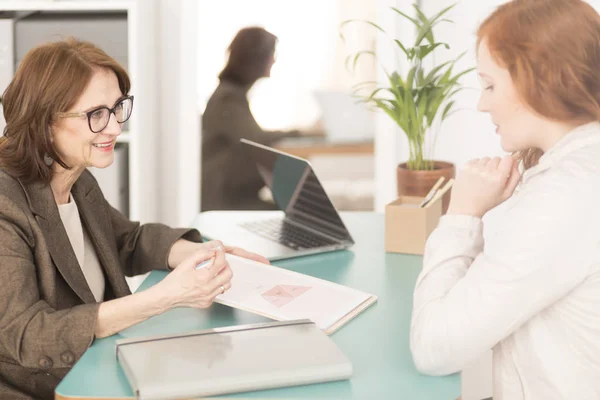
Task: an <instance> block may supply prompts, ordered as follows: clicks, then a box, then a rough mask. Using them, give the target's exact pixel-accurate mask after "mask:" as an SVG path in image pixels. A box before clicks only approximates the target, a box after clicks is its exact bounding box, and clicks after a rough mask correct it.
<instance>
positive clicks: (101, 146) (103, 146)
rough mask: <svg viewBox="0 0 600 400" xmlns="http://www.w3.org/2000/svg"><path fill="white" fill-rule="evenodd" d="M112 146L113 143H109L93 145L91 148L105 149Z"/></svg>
mask: <svg viewBox="0 0 600 400" xmlns="http://www.w3.org/2000/svg"><path fill="white" fill-rule="evenodd" d="M112 145H113V142H110V143H93V144H92V146H94V147H97V148H99V149H106V148H108V147H110V146H112Z"/></svg>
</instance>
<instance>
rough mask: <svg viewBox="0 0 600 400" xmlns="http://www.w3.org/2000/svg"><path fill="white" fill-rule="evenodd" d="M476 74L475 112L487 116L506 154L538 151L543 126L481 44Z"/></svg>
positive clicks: (510, 79)
mask: <svg viewBox="0 0 600 400" xmlns="http://www.w3.org/2000/svg"><path fill="white" fill-rule="evenodd" d="M477 57H478V60H477V64H478V65H477V71H478V73H479V77H480V80H481V83H482V86H483V87H482V94H481V98H480V99H479V105H478V107H477V108H478V110H479V111H482V112H486V113H489V114H490V116H491V117H492V122H493V123H494V125H496V133H497V134H498V135H500V139H501V145H502V148H503V149H504V150H505V151H507V152H514V151H520V150H526V149H529V148H535V147H540V143H538V142H539V140H538V136H539V135H540V134H543V127H544V125H545V123H546V122H547V121H546V120H545V119H543V118H542V117H540V116H538V115H537V114H536V113H534V112H533V111H532V110H531V109H530V108H529V107H527V106H526V105H525V104H524V103H523V102H522V101H521V100H520V97H519V95H518V92H517V89H516V87H515V85H514V83H513V80H512V78H511V76H510V73H509V71H508V70H507V69H506V68H503V67H502V66H500V65H498V64H497V63H496V61H495V60H494V58H493V57H492V55H491V53H490V51H489V49H488V47H487V43H486V41H485V40H482V41H481V44H480V45H479V50H478V55H477Z"/></svg>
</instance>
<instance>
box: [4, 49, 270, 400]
mask: <svg viewBox="0 0 600 400" xmlns="http://www.w3.org/2000/svg"><path fill="white" fill-rule="evenodd" d="M129 89H130V82H129V77H128V76H127V73H126V72H125V70H124V69H123V68H122V67H121V66H120V65H118V64H117V63H116V62H115V61H114V60H113V59H112V58H111V57H109V56H108V55H107V54H106V53H104V52H103V51H102V50H100V49H99V48H97V47H95V46H94V45H92V44H90V43H87V42H81V41H75V40H67V41H60V42H54V43H49V44H46V45H42V46H40V47H37V48H35V49H33V50H31V51H30V52H29V53H28V54H27V55H26V56H25V58H24V59H23V60H22V62H21V64H20V66H19V68H18V70H17V72H16V74H15V77H14V79H13V81H12V82H11V84H10V85H9V87H8V88H7V89H6V91H5V92H4V96H3V105H4V114H5V118H6V130H5V136H4V137H2V138H0V282H1V283H0V285H1V288H2V290H1V291H0V398H2V399H8V398H10V399H29V398H36V399H39V398H44V399H51V398H53V392H54V388H55V387H56V385H57V384H58V382H59V381H60V379H61V378H62V377H63V376H64V375H65V374H66V373H67V372H68V371H69V368H70V367H71V366H72V365H73V364H74V363H75V361H76V360H77V359H78V358H79V357H80V356H81V355H82V354H83V352H84V351H85V350H86V349H87V348H88V347H89V346H90V344H91V343H92V341H93V340H94V338H101V337H105V336H109V335H112V334H114V333H116V332H119V331H120V330H122V329H125V328H127V327H129V326H131V325H133V324H135V323H138V322H140V321H143V320H145V319H147V318H149V317H151V316H153V315H156V314H160V313H162V312H164V311H166V310H168V309H170V308H173V307H179V306H186V307H199V308H204V307H208V306H209V305H211V303H212V302H213V300H214V298H215V297H216V296H217V295H219V294H220V293H223V292H224V291H225V290H227V289H228V288H229V286H230V280H231V277H232V273H231V269H230V268H229V266H228V264H227V262H226V261H225V258H224V255H223V252H222V251H217V250H215V248H216V247H217V246H218V245H219V243H218V242H209V243H199V242H200V241H201V237H200V234H199V233H198V232H197V231H194V230H188V229H171V228H169V227H167V226H164V225H160V224H147V225H140V224H138V223H135V222H131V221H129V220H128V219H127V218H125V217H124V216H123V215H121V214H120V213H119V212H118V211H117V210H115V209H114V208H112V207H111V206H110V205H109V204H108V203H107V202H106V200H105V199H104V197H103V195H102V192H101V190H100V188H99V187H98V184H97V182H96V181H95V179H94V178H93V176H92V175H91V174H90V173H89V172H88V171H87V170H86V168H87V167H97V168H105V167H108V166H109V165H111V163H112V162H113V158H114V151H113V150H114V146H115V141H116V139H117V137H118V136H119V134H120V133H121V126H122V124H123V123H124V122H125V121H127V119H128V118H129V117H130V115H131V111H132V107H133V96H132V95H130V94H129ZM226 250H227V251H230V252H233V253H237V254H238V255H242V256H246V257H250V258H254V259H257V260H262V261H266V260H265V259H263V258H261V257H260V256H257V255H253V254H250V253H247V252H244V251H243V250H240V249H235V248H226ZM213 257H214V258H215V260H214V262H213V264H212V266H211V267H209V268H205V269H202V270H196V269H195V266H196V265H197V264H198V263H200V262H202V261H204V260H208V259H211V258H213ZM167 268H171V269H174V271H173V272H172V273H170V274H169V275H168V276H167V278H165V279H164V280H163V281H162V282H160V283H159V284H157V285H156V286H154V287H153V288H151V289H149V290H147V291H144V292H141V293H138V294H133V295H132V294H131V292H130V291H129V288H128V285H127V283H126V281H125V276H132V275H136V274H141V273H144V272H147V271H150V270H152V269H167Z"/></svg>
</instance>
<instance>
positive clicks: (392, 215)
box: [385, 196, 442, 255]
mask: <svg viewBox="0 0 600 400" xmlns="http://www.w3.org/2000/svg"><path fill="white" fill-rule="evenodd" d="M422 200H423V198H422V197H411V196H401V197H399V198H398V199H397V200H395V201H393V202H392V203H390V204H388V205H386V207H385V251H388V252H394V253H406V254H418V255H423V252H424V250H425V243H426V242H427V238H428V237H429V235H430V234H431V232H432V231H433V230H434V229H435V228H436V227H437V225H438V223H439V221H440V217H441V216H442V201H436V202H435V203H433V204H431V205H430V206H429V207H427V208H420V207H419V206H418V205H419V203H420V202H421V201H422Z"/></svg>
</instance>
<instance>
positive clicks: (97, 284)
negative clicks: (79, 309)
mask: <svg viewBox="0 0 600 400" xmlns="http://www.w3.org/2000/svg"><path fill="white" fill-rule="evenodd" d="M58 211H59V212H60V218H61V220H62V223H63V225H64V226H65V230H66V231H67V235H68V236H69V241H70V242H71V247H73V251H74V253H75V257H77V261H78V262H79V266H80V267H81V270H82V272H83V275H84V276H85V280H86V281H87V284H88V286H89V287H90V289H91V290H92V293H93V294H94V298H95V299H96V301H97V302H102V301H103V300H104V289H105V285H106V282H105V280H104V273H103V272H102V266H101V265H100V261H98V256H97V254H96V250H95V249H94V245H93V244H92V242H91V240H90V237H89V235H88V233H87V231H86V230H85V229H83V226H82V224H81V217H80V216H79V210H78V208H77V204H76V203H75V200H73V197H72V196H71V200H70V201H69V202H68V203H67V204H60V205H59V206H58Z"/></svg>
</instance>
